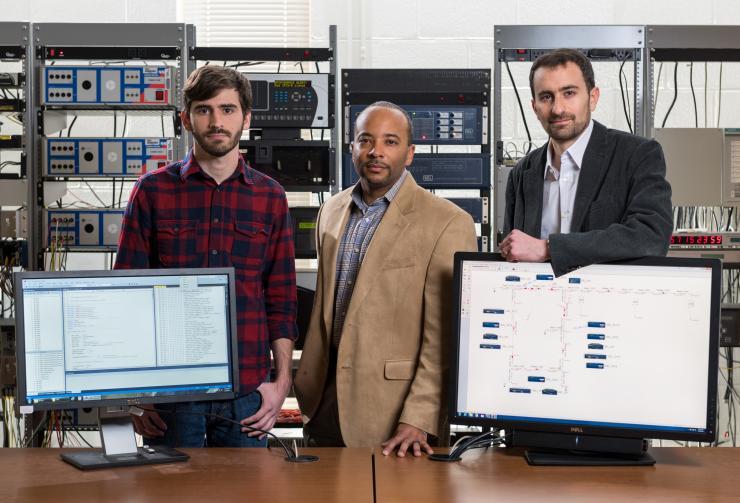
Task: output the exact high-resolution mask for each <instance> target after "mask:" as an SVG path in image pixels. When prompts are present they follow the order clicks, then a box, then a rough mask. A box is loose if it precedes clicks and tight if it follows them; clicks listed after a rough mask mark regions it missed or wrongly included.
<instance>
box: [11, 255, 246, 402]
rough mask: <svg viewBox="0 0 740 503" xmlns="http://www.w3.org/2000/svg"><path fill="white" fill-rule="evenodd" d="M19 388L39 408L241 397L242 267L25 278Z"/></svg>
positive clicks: (20, 292)
mask: <svg viewBox="0 0 740 503" xmlns="http://www.w3.org/2000/svg"><path fill="white" fill-rule="evenodd" d="M16 285H17V286H16V289H17V290H16V300H17V306H18V310H17V311H18V317H17V351H18V392H19V403H20V405H30V406H33V407H34V409H52V408H54V409H62V408H78V407H98V406H101V405H132V404H139V403H141V404H147V403H157V402H175V401H194V400H216V399H225V398H233V397H234V396H235V392H236V391H237V390H238V371H237V368H236V367H237V365H236V364H235V362H236V361H237V358H236V354H237V353H236V351H237V346H236V340H235V336H234V334H235V328H236V316H235V312H234V311H235V309H234V305H235V304H234V272H233V269H192V270H188V269H163V270H154V269H152V270H116V271H84V272H83V271H76V272H52V273H49V272H27V273H18V274H17V277H16Z"/></svg>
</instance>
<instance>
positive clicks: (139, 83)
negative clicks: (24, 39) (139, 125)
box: [41, 66, 176, 107]
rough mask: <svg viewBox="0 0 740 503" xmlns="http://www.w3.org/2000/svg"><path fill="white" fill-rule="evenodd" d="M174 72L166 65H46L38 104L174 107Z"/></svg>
mask: <svg viewBox="0 0 740 503" xmlns="http://www.w3.org/2000/svg"><path fill="white" fill-rule="evenodd" d="M173 80H174V79H173V69H172V68H170V67H167V66H156V67H154V66H151V67H150V66H147V67H135V66H101V67H95V66H64V67H60V66H47V67H44V68H43V75H42V78H41V82H42V86H41V103H42V104H43V105H63V106H70V105H72V106H75V105H78V106H110V105H121V106H148V107H152V106H156V107H168V106H174V105H175V103H176V96H175V93H174V92H173Z"/></svg>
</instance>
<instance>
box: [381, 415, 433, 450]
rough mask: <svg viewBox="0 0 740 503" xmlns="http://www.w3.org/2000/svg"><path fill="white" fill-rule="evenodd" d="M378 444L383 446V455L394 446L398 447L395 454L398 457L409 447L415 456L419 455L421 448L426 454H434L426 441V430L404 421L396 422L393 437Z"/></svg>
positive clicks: (394, 447)
mask: <svg viewBox="0 0 740 503" xmlns="http://www.w3.org/2000/svg"><path fill="white" fill-rule="evenodd" d="M380 446H381V447H382V448H383V456H387V455H388V454H390V453H391V452H393V450H394V449H396V448H398V452H397V455H398V457H399V458H402V457H404V456H405V455H406V451H407V450H408V449H409V448H411V450H412V452H413V453H414V456H417V457H418V456H421V452H422V450H423V451H424V452H426V453H427V454H434V451H433V450H432V448H431V447H430V446H429V444H428V443H427V434H426V432H425V431H424V430H420V429H419V428H417V427H416V426H411V425H410V424H406V423H398V427H397V428H396V433H395V434H394V435H393V437H391V438H390V439H388V440H386V441H385V442H383V443H382V444H380Z"/></svg>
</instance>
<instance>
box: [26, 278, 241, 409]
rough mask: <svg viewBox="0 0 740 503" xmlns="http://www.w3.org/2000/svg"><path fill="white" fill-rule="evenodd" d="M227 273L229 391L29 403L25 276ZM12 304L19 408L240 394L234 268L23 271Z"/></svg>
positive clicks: (226, 397) (188, 399)
mask: <svg viewBox="0 0 740 503" xmlns="http://www.w3.org/2000/svg"><path fill="white" fill-rule="evenodd" d="M204 275H226V276H227V278H228V281H227V283H228V285H227V286H228V288H227V293H228V304H227V306H228V309H229V323H228V327H227V328H228V330H229V374H230V378H231V381H232V383H233V390H232V391H223V392H216V393H192V394H177V395H162V396H154V397H151V396H142V397H125V398H110V399H99V400H62V399H60V400H56V401H53V402H29V401H28V400H27V398H28V397H27V395H26V390H27V385H26V359H25V354H26V353H25V349H26V345H25V317H24V309H23V307H24V306H23V280H26V279H54V278H105V277H135V276H139V277H142V276H143V277H152V276H204ZM14 284H15V305H16V369H17V383H16V384H17V385H16V389H17V397H16V403H17V405H18V406H19V407H24V408H25V407H32V409H33V410H34V411H36V410H41V411H43V410H62V409H84V408H92V407H116V406H124V407H127V406H132V405H148V404H158V403H176V402H198V401H206V400H229V399H233V398H236V396H237V395H238V393H239V356H238V355H239V353H238V338H237V333H238V331H237V330H238V329H237V316H236V288H235V272H234V268H233V267H218V268H216V267H212V268H211V267H209V268H179V269H175V268H172V269H114V270H93V271H53V272H51V271H24V272H17V273H15V275H14Z"/></svg>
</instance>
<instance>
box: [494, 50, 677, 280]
mask: <svg viewBox="0 0 740 503" xmlns="http://www.w3.org/2000/svg"><path fill="white" fill-rule="evenodd" d="M529 85H530V89H531V91H532V108H533V109H534V113H535V114H536V115H537V118H538V119H539V121H540V123H541V124H542V127H543V128H545V131H547V133H548V134H549V135H550V140H549V141H548V143H547V145H544V146H542V147H540V148H538V149H536V150H534V151H533V152H531V153H530V154H528V155H527V156H526V157H524V158H523V159H522V160H521V161H519V163H518V164H517V165H516V167H515V168H514V169H513V170H512V171H511V173H510V174H509V180H508V184H507V187H506V212H505V217H504V235H505V238H504V239H503V241H502V242H501V244H500V245H499V249H500V251H501V254H502V255H503V256H504V257H505V258H506V260H508V261H511V262H513V261H519V262H544V261H546V260H550V261H551V262H552V269H553V271H554V273H555V274H556V275H558V276H559V275H562V274H565V273H568V272H570V271H572V270H574V269H577V268H578V267H581V266H585V265H589V264H593V263H599V262H607V261H611V260H620V259H628V258H636V257H642V256H648V255H665V254H666V252H667V250H668V243H669V241H670V236H671V232H672V229H673V219H672V213H671V187H670V185H669V184H668V181H667V180H666V179H665V171H666V167H665V158H664V157H663V151H662V149H661V147H660V145H659V144H658V143H657V142H656V141H654V140H646V139H645V138H641V137H639V136H635V135H631V134H628V133H624V132H621V131H616V130H613V129H607V128H606V127H604V126H603V125H601V124H599V123H598V122H595V121H593V120H592V119H591V112H593V111H594V110H595V109H596V104H597V103H598V101H599V88H598V87H596V85H595V82H594V73H593V68H592V67H591V63H590V61H589V60H588V58H586V57H585V56H583V55H582V54H581V53H580V52H578V51H575V50H571V49H558V50H556V51H553V52H550V53H547V54H545V55H543V56H541V57H540V58H538V59H537V60H536V61H535V63H534V64H533V65H532V69H531V71H530V74H529Z"/></svg>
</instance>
